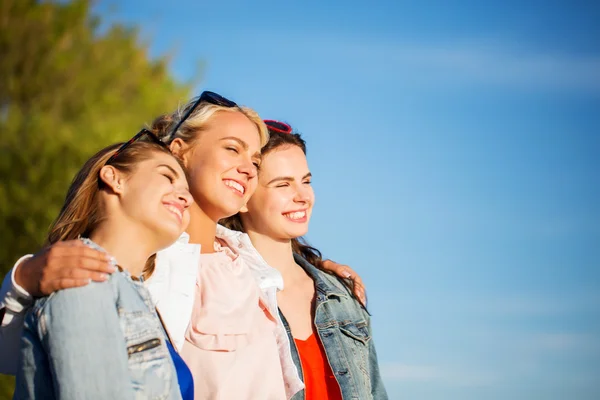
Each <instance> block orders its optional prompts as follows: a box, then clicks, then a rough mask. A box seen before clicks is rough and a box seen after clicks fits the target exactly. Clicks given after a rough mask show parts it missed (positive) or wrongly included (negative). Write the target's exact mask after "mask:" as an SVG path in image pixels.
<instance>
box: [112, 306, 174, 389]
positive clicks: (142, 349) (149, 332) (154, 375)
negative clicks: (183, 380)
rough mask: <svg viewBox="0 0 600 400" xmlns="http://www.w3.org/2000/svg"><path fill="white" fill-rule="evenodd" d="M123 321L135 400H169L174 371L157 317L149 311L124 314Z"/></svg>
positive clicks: (122, 312) (122, 313)
mask: <svg viewBox="0 0 600 400" xmlns="http://www.w3.org/2000/svg"><path fill="white" fill-rule="evenodd" d="M120 318H121V327H122V329H123V334H124V337H125V345H126V346H127V356H128V357H129V372H130V373H131V382H132V385H133V388H134V391H135V397H136V399H167V398H169V396H170V393H171V381H172V376H171V374H172V371H171V369H172V368H171V365H170V358H169V357H170V355H169V351H168V349H167V346H166V343H165V338H164V334H163V332H162V330H161V328H160V326H159V323H158V319H157V317H156V316H155V315H153V314H152V313H151V312H148V311H135V312H124V311H121V312H120Z"/></svg>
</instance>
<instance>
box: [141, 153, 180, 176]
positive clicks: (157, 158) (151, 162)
mask: <svg viewBox="0 0 600 400" xmlns="http://www.w3.org/2000/svg"><path fill="white" fill-rule="evenodd" d="M159 165H168V166H169V167H171V168H173V169H174V170H175V171H177V172H178V173H179V174H183V168H181V165H180V164H179V162H178V161H177V160H176V159H175V157H174V156H172V155H171V154H167V153H163V152H161V151H153V152H152V157H150V158H149V159H148V160H145V161H142V162H141V163H140V166H144V167H145V168H156V167H158V166H159Z"/></svg>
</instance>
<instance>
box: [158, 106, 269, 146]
mask: <svg viewBox="0 0 600 400" xmlns="http://www.w3.org/2000/svg"><path fill="white" fill-rule="evenodd" d="M195 102H196V99H193V100H191V101H190V102H188V103H187V104H186V105H185V106H184V107H180V108H179V109H178V110H177V111H175V112H173V113H171V114H165V115H161V116H160V117H158V118H156V119H155V120H154V122H153V123H152V126H151V127H150V130H152V132H153V133H154V134H155V135H156V136H158V138H159V139H160V140H162V141H163V142H165V143H166V144H170V143H171V142H172V141H173V140H175V139H176V138H180V139H181V140H183V141H184V142H185V143H188V144H190V145H191V144H193V142H194V141H195V140H196V139H197V138H198V135H199V134H200V133H201V132H202V131H203V130H205V129H206V127H207V126H208V123H209V122H210V119H211V117H212V116H213V115H214V114H215V113H217V112H240V113H242V114H244V115H245V116H246V118H248V119H249V120H250V121H251V122H252V123H254V125H255V126H256V128H257V129H258V134H259V136H260V147H261V148H262V147H263V146H265V145H266V144H267V143H268V141H269V130H268V129H267V126H266V125H265V123H264V122H263V120H262V119H261V118H260V116H259V115H258V113H257V112H256V111H254V110H253V109H251V108H249V107H244V106H235V107H225V106H221V105H217V104H212V103H209V102H202V103H200V104H199V105H198V107H196V109H195V110H194V112H192V114H191V115H190V116H189V117H188V118H187V119H186V120H185V121H184V122H183V124H181V126H179V128H178V129H177V132H171V131H172V130H173V128H174V127H175V125H176V124H177V123H178V122H179V121H180V120H181V119H182V118H183V116H184V115H185V114H186V112H187V110H189V109H190V107H192V106H193V105H194V103H195Z"/></svg>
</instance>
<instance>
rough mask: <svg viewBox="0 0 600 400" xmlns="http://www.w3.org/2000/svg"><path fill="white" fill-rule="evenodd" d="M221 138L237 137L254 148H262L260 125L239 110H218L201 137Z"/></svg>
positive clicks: (208, 138) (209, 138)
mask: <svg viewBox="0 0 600 400" xmlns="http://www.w3.org/2000/svg"><path fill="white" fill-rule="evenodd" d="M203 137H205V138H206V139H207V140H219V139H222V138H225V137H235V138H238V139H240V140H242V141H244V142H245V143H246V144H248V146H250V147H251V148H252V149H256V151H258V150H260V134H259V130H258V127H257V126H256V124H254V122H252V121H251V120H250V119H248V117H247V116H246V115H244V114H243V113H241V112H239V111H217V112H215V113H214V114H213V115H212V116H211V117H210V119H209V120H208V122H207V125H206V129H205V130H204V132H203V133H202V134H200V137H199V139H200V140H202V138H203Z"/></svg>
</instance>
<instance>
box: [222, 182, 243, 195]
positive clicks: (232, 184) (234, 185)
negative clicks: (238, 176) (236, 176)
mask: <svg viewBox="0 0 600 400" xmlns="http://www.w3.org/2000/svg"><path fill="white" fill-rule="evenodd" d="M225 185H227V186H229V187H230V188H234V189H235V190H237V191H238V192H240V193H241V194H244V187H243V186H242V185H240V184H239V183H237V182H236V181H230V180H226V181H225Z"/></svg>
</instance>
